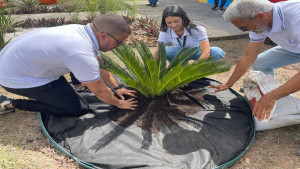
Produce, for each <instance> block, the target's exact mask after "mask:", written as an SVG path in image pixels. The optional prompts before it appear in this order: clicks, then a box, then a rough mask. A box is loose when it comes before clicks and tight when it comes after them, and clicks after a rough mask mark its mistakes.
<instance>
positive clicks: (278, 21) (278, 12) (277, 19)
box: [271, 4, 285, 32]
mask: <svg viewBox="0 0 300 169" xmlns="http://www.w3.org/2000/svg"><path fill="white" fill-rule="evenodd" d="M284 29H285V25H284V16H283V11H282V9H281V6H280V5H279V4H274V7H273V25H272V29H271V32H280V31H283V30H284Z"/></svg>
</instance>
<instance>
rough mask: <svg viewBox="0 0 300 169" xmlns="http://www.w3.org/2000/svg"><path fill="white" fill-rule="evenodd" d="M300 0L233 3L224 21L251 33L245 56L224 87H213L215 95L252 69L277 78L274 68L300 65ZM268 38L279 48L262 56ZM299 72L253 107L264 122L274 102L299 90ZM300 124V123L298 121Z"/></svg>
mask: <svg viewBox="0 0 300 169" xmlns="http://www.w3.org/2000/svg"><path fill="white" fill-rule="evenodd" d="M299 11H300V0H289V1H283V2H278V3H271V2H270V1H269V0H234V1H233V2H232V3H231V4H230V6H229V7H228V8H227V10H226V11H225V13H224V19H225V20H226V21H228V22H231V23H232V24H233V25H234V26H236V27H237V28H239V29H240V30H242V31H250V32H249V37H250V42H249V44H248V47H247V49H246V51H245V53H244V54H243V55H242V56H241V58H240V59H239V61H238V64H237V66H236V68H235V70H234V72H233V74H232V75H231V76H230V78H229V79H228V81H227V82H226V83H224V84H221V85H217V86H211V87H214V88H216V89H217V90H215V91H214V92H219V91H222V90H226V89H228V88H230V87H231V86H233V84H234V83H235V82H236V81H237V80H239V79H240V78H241V77H242V76H243V75H244V74H245V73H246V72H247V71H248V70H249V69H250V67H251V66H252V68H253V70H254V71H261V72H263V73H264V74H269V75H272V76H273V77H274V76H275V69H276V68H279V67H283V66H286V65H290V64H294V63H299V62H300V29H299V27H300V12H299ZM267 37H269V38H270V39H271V40H272V41H273V42H274V43H276V44H277V45H278V46H276V47H273V48H271V49H269V50H267V51H265V52H262V53H260V54H259V52H260V49H261V47H262V45H263V44H264V40H265V39H266V38H267ZM299 84H300V73H297V74H296V75H295V76H294V77H292V78H291V79H290V80H288V81H287V82H286V83H285V84H283V85H282V86H280V87H278V88H277V89H275V90H273V91H271V92H269V93H267V94H265V95H263V96H262V97H261V98H260V99H259V100H258V101H257V102H256V104H255V106H254V108H253V111H252V113H253V115H254V116H256V118H257V119H258V120H259V121H261V120H264V119H265V118H266V119H268V118H269V117H270V112H271V110H272V108H273V107H274V104H275V101H276V100H278V99H280V98H282V97H284V96H287V95H289V94H292V93H294V92H296V91H299V90H300V85H299ZM299 124H300V121H299Z"/></svg>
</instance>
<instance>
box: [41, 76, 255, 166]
mask: <svg viewBox="0 0 300 169" xmlns="http://www.w3.org/2000/svg"><path fill="white" fill-rule="evenodd" d="M207 79H209V80H212V81H216V80H214V79H210V78H207ZM216 82H218V81H216ZM229 89H230V91H231V92H233V93H234V94H235V95H237V96H238V97H239V98H240V99H242V100H243V101H244V102H245V103H247V105H248V106H249V108H250V109H251V110H252V107H251V106H250V104H249V102H248V101H247V100H246V99H245V98H244V97H242V96H241V95H240V94H239V93H237V92H236V91H235V90H233V89H231V88H229ZM38 119H39V124H40V127H41V129H42V131H43V133H44V134H45V136H46V137H47V138H48V139H49V140H50V142H51V144H52V145H53V146H54V147H55V148H56V149H58V150H59V151H60V152H62V153H63V154H65V155H67V156H69V157H70V158H72V159H73V160H75V161H76V162H77V163H79V164H80V165H81V166H82V167H84V168H87V169H95V167H94V165H93V164H91V163H87V162H85V161H82V160H80V159H78V158H76V157H75V156H73V155H72V154H70V153H68V152H67V151H66V150H64V149H63V148H62V147H61V146H60V145H58V144H57V143H56V142H55V141H54V140H53V139H52V137H51V136H50V134H49V133H48V131H47V130H46V128H45V126H44V123H43V120H42V116H41V113H39V114H38ZM252 122H253V130H254V131H253V137H252V139H251V141H250V143H249V145H248V146H247V147H246V149H245V150H244V151H243V152H242V153H241V154H239V155H238V156H237V157H236V158H234V159H232V160H231V161H229V162H227V163H224V164H222V165H220V166H218V167H215V169H221V168H226V167H230V166H232V165H234V164H235V163H236V162H237V161H238V160H239V159H240V158H242V157H243V156H244V155H245V153H246V152H247V151H248V149H249V148H250V146H251V144H252V143H253V140H254V138H255V131H256V129H255V120H254V117H253V115H252Z"/></svg>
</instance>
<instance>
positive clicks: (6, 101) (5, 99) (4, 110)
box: [0, 95, 15, 115]
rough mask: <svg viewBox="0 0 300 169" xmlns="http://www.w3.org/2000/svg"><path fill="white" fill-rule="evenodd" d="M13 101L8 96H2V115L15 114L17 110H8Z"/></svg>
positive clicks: (0, 102)
mask: <svg viewBox="0 0 300 169" xmlns="http://www.w3.org/2000/svg"><path fill="white" fill-rule="evenodd" d="M11 101H12V99H11V98H8V97H6V96H3V95H0V115H1V114H7V113H12V112H15V109H14V108H12V109H8V108H6V106H7V105H9V104H10V103H11Z"/></svg>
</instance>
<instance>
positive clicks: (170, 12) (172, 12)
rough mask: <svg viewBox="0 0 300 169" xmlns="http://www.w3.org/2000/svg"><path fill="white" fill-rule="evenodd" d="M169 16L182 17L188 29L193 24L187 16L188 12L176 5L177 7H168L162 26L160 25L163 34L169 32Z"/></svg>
mask: <svg viewBox="0 0 300 169" xmlns="http://www.w3.org/2000/svg"><path fill="white" fill-rule="evenodd" d="M168 16H177V17H180V18H181V19H182V23H183V26H184V27H185V28H187V27H188V25H189V24H190V22H191V21H190V19H189V18H188V16H187V15H186V12H185V11H184V10H183V9H182V8H181V7H180V6H177V5H176V6H169V7H166V8H165V9H164V11H163V15H162V19H161V25H160V30H161V31H162V32H167V30H168V26H167V24H166V17H168Z"/></svg>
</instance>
